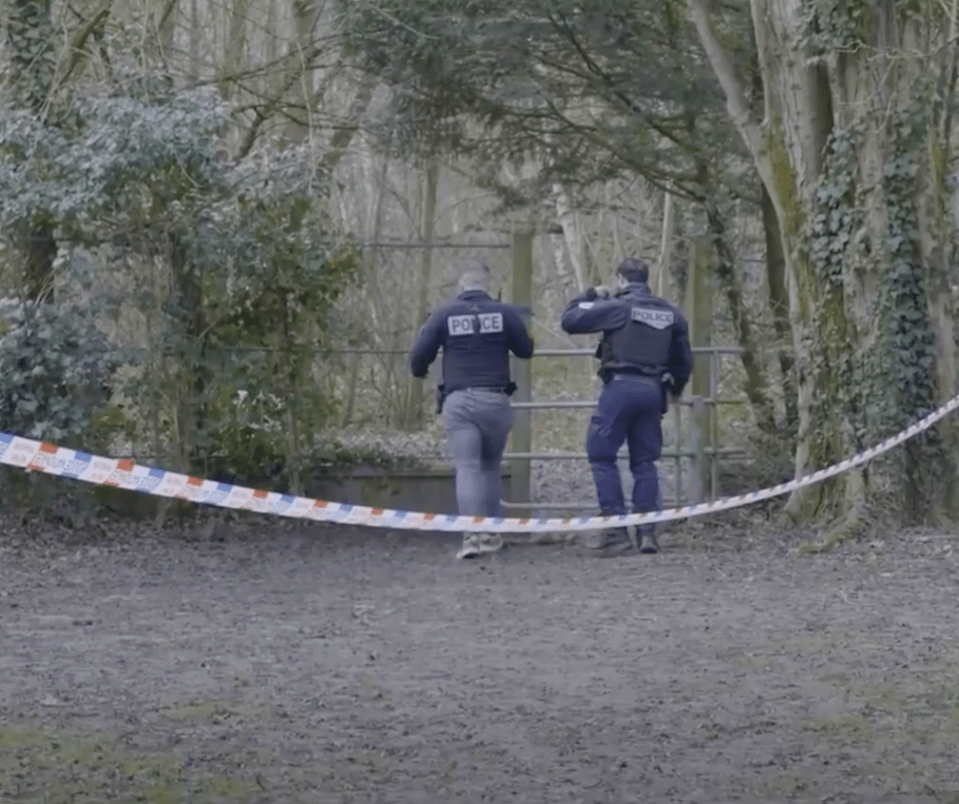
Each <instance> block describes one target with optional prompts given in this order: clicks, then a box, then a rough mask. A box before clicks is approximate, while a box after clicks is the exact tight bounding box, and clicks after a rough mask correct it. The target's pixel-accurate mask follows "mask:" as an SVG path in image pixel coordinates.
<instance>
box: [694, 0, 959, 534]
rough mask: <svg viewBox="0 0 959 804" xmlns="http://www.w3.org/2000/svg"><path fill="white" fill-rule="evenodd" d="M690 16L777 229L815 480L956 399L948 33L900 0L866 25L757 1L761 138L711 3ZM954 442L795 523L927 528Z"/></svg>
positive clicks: (801, 434)
mask: <svg viewBox="0 0 959 804" xmlns="http://www.w3.org/2000/svg"><path fill="white" fill-rule="evenodd" d="M689 6H690V10H691V12H692V15H693V19H694V22H695V24H696V27H697V31H698V33H699V35H700V40H701V42H702V43H703V46H704V49H705V51H706V54H707V56H708V58H709V60H710V63H711V64H712V66H713V69H714V71H715V73H716V76H717V78H718V79H719V81H720V84H721V85H722V88H723V91H724V92H725V94H726V99H727V107H728V109H729V112H730V115H731V117H732V119H733V122H734V123H735V125H736V127H737V129H738V131H739V133H740V135H741V137H742V138H743V141H744V142H745V144H746V146H747V147H748V148H749V150H750V152H751V154H752V157H753V160H754V163H755V165H756V168H757V170H758V172H759V174H760V177H761V179H762V181H763V183H764V185H765V186H766V189H767V190H768V192H769V196H770V199H771V201H772V204H773V207H774V209H775V212H776V216H777V218H778V220H779V222H780V224H781V239H782V245H783V253H784V255H785V258H786V266H787V290H788V296H789V313H790V323H791V326H792V334H793V343H794V348H795V354H796V368H797V412H798V424H799V428H798V440H797V448H796V474H797V476H802V475H805V474H807V473H808V472H810V471H813V470H815V469H818V468H822V467H825V466H827V465H830V464H833V463H835V462H837V461H839V460H842V459H843V458H846V457H849V456H851V455H852V454H854V453H856V452H859V451H861V450H862V449H864V448H866V447H868V446H871V445H872V444H874V443H876V442H877V441H879V440H881V439H882V438H884V437H887V436H889V435H891V434H893V433H894V432H896V431H898V430H900V429H902V428H903V427H905V426H906V425H907V424H908V423H910V422H912V421H914V420H915V419H916V418H918V417H919V416H920V415H921V414H922V413H924V412H927V411H928V410H929V409H930V408H931V407H935V406H936V405H938V404H941V403H942V402H944V401H945V400H947V399H949V398H951V397H952V396H953V394H954V393H955V391H956V389H955V385H954V380H955V355H954V350H955V346H954V341H953V339H952V332H951V321H952V313H953V310H952V309H951V305H950V302H948V301H946V299H947V298H948V297H947V296H946V294H944V293H943V292H942V288H943V285H942V284H941V281H940V280H941V279H943V276H942V274H943V271H942V269H941V267H939V266H941V265H942V262H943V261H942V260H941V259H940V258H938V256H937V253H936V250H935V248H934V244H935V243H940V242H943V239H944V238H941V235H942V234H943V232H944V227H945V226H946V225H947V224H946V220H947V218H946V216H945V214H944V212H945V206H944V195H943V191H942V184H941V183H939V182H938V176H939V175H941V173H940V171H939V169H937V165H938V162H937V158H936V157H937V154H941V153H942V150H943V149H942V142H941V139H942V134H941V132H939V131H938V130H937V129H936V128H935V126H931V125H930V122H931V112H932V109H933V107H934V105H935V103H936V96H937V93H936V92H935V91H934V90H935V83H936V72H937V70H941V69H945V65H943V64H942V63H941V61H942V59H941V58H940V57H938V56H937V55H936V54H937V53H938V52H939V51H940V50H941V49H944V44H945V43H944V41H943V32H944V31H945V28H946V26H945V25H944V24H942V23H943V22H944V20H942V19H939V18H938V17H939V16H941V9H934V8H933V7H932V6H929V7H927V8H925V10H924V11H923V12H921V13H920V12H916V13H914V12H913V11H912V10H905V9H897V7H896V5H895V4H894V3H893V2H891V0H879V2H878V3H876V4H874V5H873V6H872V7H870V8H868V9H867V8H866V7H865V6H859V5H857V6H856V8H855V13H856V14H857V15H858V16H856V17H853V16H852V15H853V13H854V9H852V8H851V7H847V6H846V5H838V4H836V5H831V4H830V3H828V2H827V3H825V5H824V6H823V7H822V8H820V7H819V6H817V7H816V8H815V9H814V10H813V11H812V12H810V10H809V9H808V8H806V6H805V4H804V3H802V2H801V1H800V0H780V2H776V3H772V2H769V0H752V2H751V6H752V12H753V28H754V33H755V36H756V42H757V47H758V51H759V64H760V69H761V71H762V76H763V86H764V88H765V117H764V120H763V121H762V124H760V123H759V121H757V120H756V119H755V118H754V117H753V114H752V111H751V109H750V108H749V105H748V103H747V101H746V97H745V95H744V93H743V91H742V89H741V86H740V84H739V80H738V77H737V76H736V75H735V72H734V69H733V66H732V63H731V61H730V59H729V56H728V54H727V53H726V52H725V51H724V50H723V48H722V46H721V45H720V43H719V38H718V37H717V35H716V33H715V30H714V28H713V22H712V19H711V18H710V15H709V12H708V11H707V8H706V0H689ZM810 13H811V14H812V18H810V16H809V14H810ZM822 13H827V14H829V18H828V20H823V19H819V18H818V17H817V16H816V15H817V14H822ZM897 15H898V16H897ZM826 22H828V25H826ZM823 31H826V33H823ZM813 55H815V56H817V57H819V58H818V61H813V60H812V59H811V58H810V56H813ZM917 223H918V226H917V225H916V224H917ZM924 232H927V233H928V234H925V235H924V234H923V233H924ZM933 232H935V233H936V234H932V233H933ZM955 431H956V428H955V425H954V424H952V423H949V424H947V425H944V426H943V427H942V428H941V430H940V432H939V433H938V434H931V435H928V436H925V437H922V438H920V439H918V440H916V441H915V442H913V444H911V445H909V448H908V449H905V450H901V451H897V452H896V453H895V454H893V455H891V456H889V457H888V458H886V459H882V460H879V461H874V462H873V463H871V464H870V466H869V468H868V472H865V471H851V472H847V473H845V474H844V475H841V476H840V477H838V478H836V479H835V480H833V481H830V482H826V483H820V484H817V485H816V486H813V487H806V488H805V489H800V490H797V491H796V492H794V493H793V494H792V496H791V497H790V500H789V502H788V504H787V510H788V511H789V512H790V513H791V514H792V515H793V516H794V517H795V518H796V519H798V520H801V521H817V520H819V521H821V520H831V521H834V522H836V523H837V524H838V531H837V532H838V533H839V534H845V533H849V532H851V531H854V530H856V529H858V526H859V525H860V524H861V522H862V514H863V512H864V510H865V508H866V506H868V505H871V504H875V503H876V502H877V501H881V503H882V504H883V507H884V508H886V509H887V511H888V512H889V513H891V514H892V513H895V514H898V515H899V518H900V520H901V521H903V522H904V523H916V522H921V521H925V520H927V519H929V518H930V517H931V516H933V515H934V514H936V513H938V512H941V511H943V510H945V509H946V508H948V507H949V505H951V503H950V501H951V500H955V499H956V498H957V496H959V488H957V481H956V478H957V472H956V467H955V454H954V453H950V451H949V449H948V445H949V444H952V443H954V437H955V436H954V434H955ZM880 492H881V493H880Z"/></svg>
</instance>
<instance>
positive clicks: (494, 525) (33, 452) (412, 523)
mask: <svg viewBox="0 0 959 804" xmlns="http://www.w3.org/2000/svg"><path fill="white" fill-rule="evenodd" d="M957 408H959V396H955V397H953V398H952V399H950V400H949V401H948V402H946V404H944V405H943V406H942V407H940V408H939V409H937V410H935V411H933V412H932V413H930V414H929V415H928V416H925V417H923V418H922V419H920V420H919V421H917V422H916V423H915V424H913V425H912V426H911V427H909V428H907V429H906V430H903V431H902V432H901V433H899V434H897V435H895V436H892V437H891V438H888V439H886V440H885V441H883V442H882V443H881V444H877V445H876V446H874V447H871V448H870V449H867V450H866V451H865V452H861V453H859V454H858V455H855V456H854V457H852V458H848V459H847V460H845V461H841V462H840V463H837V464H834V465H833V466H830V467H828V468H826V469H820V470H819V471H817V472H813V473H812V474H809V475H806V476H804V477H801V478H797V479H795V480H790V481H789V482H788V483H780V484H779V485H777V486H772V487H770V488H767V489H761V490H759V491H752V492H749V493H748V494H739V495H737V496H735V497H726V498H724V499H721V500H716V501H715V502H708V503H700V504H698V505H685V506H682V507H680V508H671V509H668V510H665V511H656V512H654V513H649V514H623V515H622V516H614V517H602V516H584V517H570V518H564V519H558V518H557V519H548V518H524V519H513V518H507V517H469V516H453V515H446V514H430V513H423V512H418V511H396V510H393V509H390V508H367V507H365V506H362V505H348V504H345V503H337V502H327V501H326V500H314V499H311V498H309V497H295V496H293V495H289V494H278V493H276V492H268V491H258V490H256V489H251V488H247V487H245V486H232V485H230V484H228V483H218V482H216V481H213V480H202V479H200V478H196V477H190V476H188V475H182V474H177V473H176V472H166V471H164V470H162V469H153V468H151V467H149V466H141V465H140V464H136V463H134V462H133V461H130V460H122V459H119V460H118V459H117V458H103V457H100V456H98V455H89V454H87V453H85V452H80V451H77V450H72V449H64V448H61V447H56V446H54V445H52V444H47V443H42V442H40V441H33V440H31V439H29V438H21V437H19V436H14V435H10V434H8V433H3V432H0V463H5V464H9V465H11V466H18V467H21V468H24V469H27V470H28V471H34V472H46V473H47V474H51V475H59V476H61V477H69V478H73V479H75V480H83V481H85V482H87V483H97V484H101V485H104V486H116V487H118V488H123V489H129V490H131V491H139V492H142V493H144V494H153V495H156V496H159V497H173V498H176V499H182V500H189V501H191V502H195V503H200V504H204V505H215V506H219V507H222V508H235V509H238V510H243V511H254V512H256V513H261V514H275V515H277V516H284V517H290V518H294V519H311V520H314V521H316V522H340V523H343V524H347V525H367V526H371V527H379V528H392V529H401V530H442V531H473V532H479V531H485V532H491V533H543V532H571V531H582V530H594V529H596V528H600V527H604V526H608V525H610V524H615V525H642V524H648V523H655V522H671V521H673V520H677V519H688V518H690V517H694V516H702V515H703V514H712V513H717V512H719V511H728V510H730V509H732V508H739V507H741V506H745V505H749V504H751V503H756V502H761V501H763V500H769V499H772V498H773V497H780V496H782V495H784V494H789V493H790V492H791V491H794V490H795V489H799V488H803V487H805V486H811V485H813V484H814V483H819V482H821V481H823V480H826V479H828V478H830V477H835V476H836V475H839V474H842V473H843V472H845V471H848V470H849V469H852V468H854V467H856V466H860V465H862V464H864V463H866V462H867V461H871V460H872V459H873V458H876V457H878V456H880V455H882V454H883V453H885V452H888V451H889V450H891V449H893V448H894V447H897V446H899V445H900V444H902V443H903V442H904V441H907V440H909V439H910V438H913V437H914V436H916V435H918V434H919V433H922V432H924V431H925V430H928V429H929V428H930V427H932V426H933V425H934V424H935V423H936V422H938V421H939V420H941V419H943V418H945V417H946V416H948V415H949V414H950V413H952V412H953V411H954V410H956V409H957Z"/></svg>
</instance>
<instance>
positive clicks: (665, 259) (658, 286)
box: [652, 193, 676, 296]
mask: <svg viewBox="0 0 959 804" xmlns="http://www.w3.org/2000/svg"><path fill="white" fill-rule="evenodd" d="M675 228H676V227H675V221H674V216H673V196H672V193H663V228H662V233H661V235H660V240H659V261H658V262H657V264H656V278H655V282H654V283H653V288H652V290H653V293H655V294H656V295H657V296H662V295H663V293H664V292H665V288H666V274H667V273H668V271H669V266H670V263H671V262H672V259H673V231H674V229H675Z"/></svg>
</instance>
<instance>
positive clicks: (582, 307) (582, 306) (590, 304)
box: [579, 302, 596, 310]
mask: <svg viewBox="0 0 959 804" xmlns="http://www.w3.org/2000/svg"><path fill="white" fill-rule="evenodd" d="M595 306H596V305H595V304H594V303H593V302H580V303H579V309H580V310H592V309H593V308H594V307H595Z"/></svg>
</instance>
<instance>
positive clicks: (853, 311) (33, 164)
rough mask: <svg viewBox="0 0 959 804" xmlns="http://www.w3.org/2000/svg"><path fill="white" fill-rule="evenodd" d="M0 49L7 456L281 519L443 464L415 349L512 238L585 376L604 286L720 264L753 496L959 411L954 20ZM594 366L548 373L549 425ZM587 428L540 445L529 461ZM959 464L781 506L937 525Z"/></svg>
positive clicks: (162, 14)
mask: <svg viewBox="0 0 959 804" xmlns="http://www.w3.org/2000/svg"><path fill="white" fill-rule="evenodd" d="M0 25H2V27H3V37H2V38H0V69H2V76H3V81H2V96H0V103H2V109H0V226H2V238H0V296H2V297H3V301H2V305H3V306H2V309H0V430H4V431H7V432H14V433H17V434H22V435H24V436H28V437H31V438H39V439H44V440H49V441H52V442H54V443H57V444H60V445H63V446H72V447H78V448H79V447H82V448H84V449H88V450H92V451H99V452H109V453H110V454H115V455H124V456H133V457H135V458H137V459H138V460H142V461H146V462H151V463H153V464H155V465H160V466H164V467H166V468H170V469H176V470H180V471H191V472H195V473H199V474H202V475H204V476H208V477H209V476H222V477H230V478H232V479H236V480H238V481H240V482H251V483H252V482H257V483H260V484H272V485H273V487H276V488H286V489H293V490H299V489H301V488H302V487H303V484H304V482H305V478H306V477H307V476H308V475H309V474H310V473H311V472H313V471H315V470H316V469H317V468H318V467H323V466H344V465H347V464H355V463H361V462H389V461H393V460H397V459H401V458H404V457H410V456H413V455H415V454H418V455H421V456H423V455H427V454H429V453H430V451H431V450H435V448H436V447H437V445H438V443H439V436H440V433H439V429H438V424H437V422H436V421H435V419H434V417H433V416H432V398H431V394H430V384H429V383H428V384H427V385H426V386H424V385H423V384H422V383H420V382H417V381H413V380H411V379H409V378H408V376H407V374H408V372H407V369H406V362H405V360H406V356H405V353H406V350H407V349H408V348H409V346H410V344H411V343H412V339H413V337H414V336H415V334H416V332H417V330H418V329H419V326H420V325H421V324H422V322H423V320H424V319H425V317H426V315H427V314H428V312H429V310H430V309H431V307H432V306H433V305H435V304H436V303H437V302H439V301H440V300H442V299H444V298H447V297H449V295H450V294H451V293H452V292H453V291H454V288H453V279H454V277H455V271H456V264H457V260H459V259H462V258H464V257H468V256H480V257H481V258H483V259H485V260H486V261H487V262H488V263H489V264H490V266H491V267H492V268H493V269H494V271H495V273H496V275H497V278H498V283H499V286H500V289H501V290H502V291H503V297H504V298H509V297H510V287H511V252H510V243H511V236H512V235H513V234H514V233H516V232H524V231H530V232H534V233H535V240H534V245H535V249H534V266H535V272H534V293H533V298H534V306H533V317H532V324H531V326H532V327H533V334H534V336H535V338H536V341H537V344H538V345H539V346H540V347H547V346H552V347H569V346H575V347H583V346H588V345H590V342H589V341H588V339H575V340H574V339H570V338H568V337H567V336H565V335H564V334H563V333H562V332H561V330H560V328H559V325H558V319H559V313H560V312H561V310H562V308H563V307H564V306H565V303H566V302H567V300H568V299H569V298H570V297H571V296H572V295H574V294H576V293H577V292H579V291H580V290H581V289H582V288H584V287H586V286H587V285H590V284H593V283H597V282H600V281H606V280H608V278H609V274H610V272H611V270H612V268H613V267H614V265H615V264H616V262H617V261H618V260H620V259H621V258H622V257H624V256H628V255H641V256H644V257H646V258H647V259H649V260H650V262H651V263H652V264H653V265H654V266H655V267H656V275H655V277H654V281H653V284H654V285H655V287H656V288H658V289H659V290H660V291H661V292H662V293H663V294H664V295H666V296H667V297H669V298H672V299H674V300H676V301H677V302H682V300H683V294H684V292H685V288H686V281H687V274H688V265H689V254H690V250H691V249H690V244H691V243H692V242H693V239H694V238H705V242H707V243H708V244H709V251H710V255H711V256H710V265H711V274H710V281H711V283H712V284H711V287H712V289H713V292H714V306H715V311H714V315H715V320H714V322H713V341H714V342H715V343H723V344H731V345H738V346H740V347H741V348H742V354H741V357H738V358H734V359H731V360H730V359H726V360H725V361H724V363H723V378H722V391H723V396H727V397H729V396H733V397H741V398H743V399H744V400H745V404H743V405H741V406H731V407H726V408H724V411H723V413H722V417H721V431H720V439H721V441H722V442H723V443H724V444H726V445H732V444H735V445H737V446H741V447H743V448H744V449H746V450H747V454H748V456H749V461H748V468H750V469H752V470H753V471H752V472H751V473H750V474H747V475H745V476H746V477H748V478H749V480H750V482H751V483H752V484H754V485H755V484H760V483H765V482H769V481H770V480H776V481H778V480H780V479H782V478H783V476H784V475H785V476H792V475H793V474H795V473H803V472H806V471H809V470H811V469H814V468H818V467H821V466H824V465H828V464H830V463H832V462H834V461H836V460H840V459H842V458H845V457H848V456H849V455H851V454H853V453H855V452H857V451H859V450H861V449H863V448H865V447H867V446H870V445H872V444H873V443H875V442H876V441H877V440H879V439H880V438H882V437H884V436H888V435H890V434H892V433H894V432H897V431H898V430H899V429H901V428H902V427H903V426H904V425H907V424H908V423H911V422H912V421H914V420H915V419H916V418H918V417H919V416H920V415H922V414H923V413H927V412H929V411H930V410H932V409H933V408H935V407H936V406H937V405H938V404H941V403H942V402H943V401H944V400H946V399H949V398H950V397H952V396H953V395H954V394H955V393H956V392H957V390H959V388H957V380H956V371H957V368H959V366H957V356H956V334H955V326H954V323H955V305H956V288H957V285H959V279H957V269H956V259H955V247H956V228H957V216H956V209H955V203H954V189H955V183H954V182H953V181H952V179H951V177H952V175H953V173H954V161H955V158H954V148H953V140H954V137H953V132H954V128H955V126H954V123H953V119H954V116H955V115H954V110H955V99H956V92H955V90H956V78H957V56H959V49H957V3H956V2H955V0H944V1H943V2H932V1H931V0H929V1H926V0H913V1H911V2H908V3H901V2H900V3H894V2H892V0H851V1H850V0H842V1H841V0H786V1H785V2H778V3H769V2H768V1H767V0H751V2H748V1H747V0H742V1H741V2H740V1H737V0H731V1H730V2H724V3H709V2H706V0H688V2H680V0H665V1H664V0H638V2H637V1H636V0H631V1H630V2H626V1H625V0H586V2H576V3H572V2H568V0H529V2H525V3H523V4H522V5H521V6H520V7H517V4H515V3H505V2H500V0H481V1H476V2H474V1H473V0H470V1H469V2H463V1H462V0H445V1H443V0H373V1H372V2H366V0H290V1H289V2H285V0H277V2H264V0H229V1H226V0H224V2H210V0H147V1H146V2H136V1H135V0H134V1H133V2H127V1H126V0H91V1H90V2H86V0H70V1H69V2H49V0H4V2H3V3H2V4H0ZM699 242H704V241H702V240H700V241H699ZM594 371H595V366H594V365H592V363H591V361H589V360H585V359H581V358H540V359H537V360H536V361H535V362H534V369H533V373H534V392H533V393H534V397H537V398H550V399H556V398H566V399H575V398H589V397H590V396H591V395H593V394H595V392H596V379H595V376H594ZM584 430H585V415H584V413H583V412H582V411H579V412H575V413H569V412H539V413H537V414H536V416H535V419H534V442H535V448H536V449H542V450H579V449H581V448H582V436H583V432H584ZM955 438H956V428H955V423H952V422H947V423H945V424H944V425H943V426H942V427H940V428H938V429H937V430H935V431H933V432H932V433H931V434H929V435H927V436H923V437H921V438H920V439H918V440H916V441H914V442H911V443H910V444H909V445H908V446H907V448H905V449H901V450H898V451H897V452H896V453H894V454H893V455H891V456H890V457H889V458H888V459H884V460H882V461H880V462H878V463H876V464H873V465H871V466H870V467H869V468H867V469H865V470H863V471H862V472H854V473H849V474H847V475H845V476H844V477H842V478H839V479H837V480H836V481H835V482H833V483H830V484H823V485H820V486H817V487H815V488H813V489H811V490H809V491H808V492H806V493H800V494H796V495H793V497H792V498H791V499H790V500H789V503H788V505H787V511H788V512H789V513H790V514H791V515H792V516H793V517H794V519H797V520H799V521H803V522H829V523H832V524H833V525H834V526H835V532H836V533H838V534H843V533H847V532H853V531H856V530H858V529H859V528H860V527H861V526H862V525H863V524H865V523H868V522H871V521H873V517H874V516H875V515H877V514H881V515H884V516H893V517H894V518H895V519H896V520H897V521H900V522H910V523H911V522H922V521H928V520H930V519H940V518H943V517H955V516H956V514H957V508H956V507H957V506H959V488H957V487H956V484H957V477H959V476H957V474H956V467H955V461H956V456H957V451H956V440H955ZM737 472H738V474H739V475H740V476H743V470H742V468H739V469H737ZM6 482H7V483H10V482H12V481H11V480H10V479H9V478H8V479H7V481H6Z"/></svg>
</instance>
